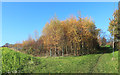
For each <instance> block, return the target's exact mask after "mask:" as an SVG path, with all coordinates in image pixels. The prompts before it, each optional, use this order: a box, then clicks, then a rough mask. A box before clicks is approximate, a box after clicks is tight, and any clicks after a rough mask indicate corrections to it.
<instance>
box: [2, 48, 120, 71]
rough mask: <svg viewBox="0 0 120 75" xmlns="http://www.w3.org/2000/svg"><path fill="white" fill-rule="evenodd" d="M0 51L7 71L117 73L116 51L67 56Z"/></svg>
mask: <svg viewBox="0 0 120 75" xmlns="http://www.w3.org/2000/svg"><path fill="white" fill-rule="evenodd" d="M0 51H2V72H3V73H8V72H13V73H16V72H17V73H118V51H116V52H115V53H114V58H113V53H105V54H90V55H84V56H76V57H75V56H68V57H33V56H31V55H27V54H24V53H21V52H16V51H14V50H11V49H9V48H0Z"/></svg>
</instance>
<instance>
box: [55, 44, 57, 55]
mask: <svg viewBox="0 0 120 75" xmlns="http://www.w3.org/2000/svg"><path fill="white" fill-rule="evenodd" d="M56 55H57V54H56V46H55V56H56Z"/></svg>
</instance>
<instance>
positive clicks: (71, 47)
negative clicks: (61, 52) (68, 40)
mask: <svg viewBox="0 0 120 75" xmlns="http://www.w3.org/2000/svg"><path fill="white" fill-rule="evenodd" d="M71 54H73V48H72V45H71Z"/></svg>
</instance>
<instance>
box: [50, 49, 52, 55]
mask: <svg viewBox="0 0 120 75" xmlns="http://www.w3.org/2000/svg"><path fill="white" fill-rule="evenodd" d="M50 56H52V49H51V48H50Z"/></svg>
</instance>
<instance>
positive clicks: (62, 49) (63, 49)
mask: <svg viewBox="0 0 120 75" xmlns="http://www.w3.org/2000/svg"><path fill="white" fill-rule="evenodd" d="M62 56H64V47H63V49H62Z"/></svg>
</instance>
